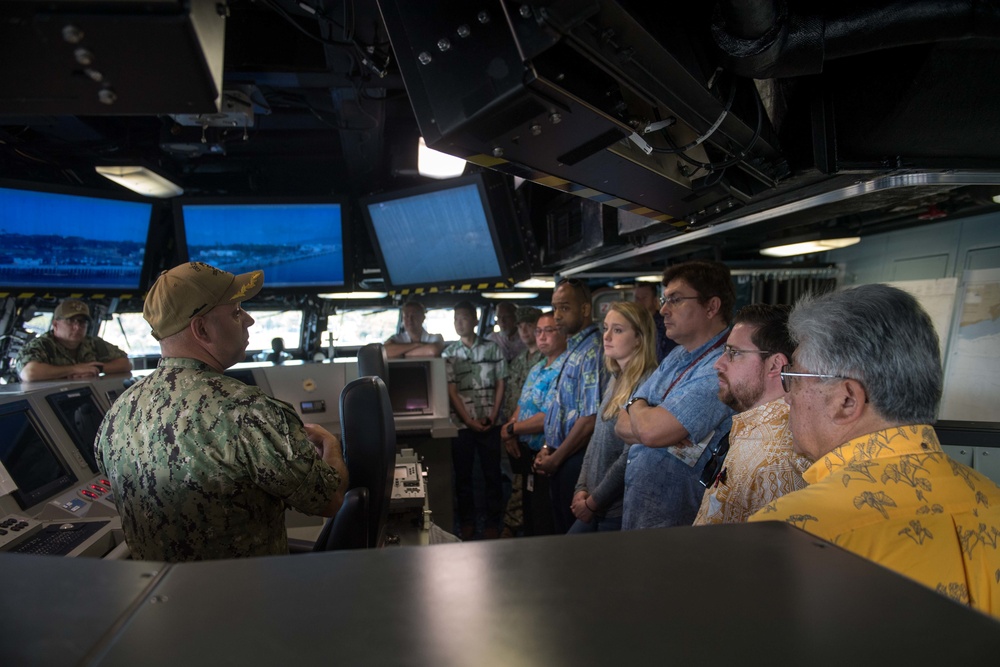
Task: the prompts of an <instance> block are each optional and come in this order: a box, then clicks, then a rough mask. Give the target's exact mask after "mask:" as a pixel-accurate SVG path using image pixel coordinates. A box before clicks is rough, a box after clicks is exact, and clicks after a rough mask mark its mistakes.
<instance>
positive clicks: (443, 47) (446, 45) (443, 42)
mask: <svg viewBox="0 0 1000 667" xmlns="http://www.w3.org/2000/svg"><path fill="white" fill-rule="evenodd" d="M450 48H451V42H449V41H448V40H447V39H446V38H444V37H442V38H441V39H439V40H438V50H439V51H441V52H444V51H447V50H448V49H450Z"/></svg>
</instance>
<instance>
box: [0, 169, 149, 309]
mask: <svg viewBox="0 0 1000 667" xmlns="http://www.w3.org/2000/svg"><path fill="white" fill-rule="evenodd" d="M152 210H153V205H152V204H150V203H146V202H139V201H126V200H121V199H108V198H104V197H94V196H84V195H76V194H60V193H54V192H39V191H34V190H17V189H12V188H0V287H6V288H12V287H19V288H35V289H37V288H55V289H60V288H62V289H73V290H81V289H82V290H91V289H101V290H105V289H110V290H116V289H120V290H138V289H140V288H141V285H140V281H141V279H142V266H143V261H144V260H145V257H146V240H147V236H148V234H149V224H150V219H151V216H152Z"/></svg>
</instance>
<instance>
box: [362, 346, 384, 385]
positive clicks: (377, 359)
mask: <svg viewBox="0 0 1000 667" xmlns="http://www.w3.org/2000/svg"><path fill="white" fill-rule="evenodd" d="M366 375H374V376H375V377H377V378H382V382H384V383H385V386H386V387H388V386H389V357H387V356H386V354H385V345H383V344H382V343H368V344H367V345H365V346H363V347H362V348H361V349H360V350H358V377H365V376H366Z"/></svg>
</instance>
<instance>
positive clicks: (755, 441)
mask: <svg viewBox="0 0 1000 667" xmlns="http://www.w3.org/2000/svg"><path fill="white" fill-rule="evenodd" d="M790 311H791V308H790V307H789V306H770V305H764V304H755V305H751V306H745V307H744V308H742V309H741V310H740V311H739V312H738V313H737V314H736V319H735V320H734V322H735V324H734V325H733V330H732V332H730V334H729V341H728V344H727V345H726V346H725V348H724V352H723V354H722V356H721V357H719V359H718V361H716V362H715V370H716V372H717V373H718V375H719V400H720V401H722V402H723V403H725V404H726V405H728V406H729V407H731V408H733V409H734V410H737V411H739V414H736V415H734V416H733V427H732V430H731V431H730V432H729V455H728V456H727V457H726V459H725V467H722V468H721V469H718V468H717V469H716V470H717V472H716V473H715V474H714V475H712V476H711V479H704V478H703V481H704V482H705V483H706V484H707V485H708V491H706V492H705V497H704V499H702V501H701V508H700V509H699V510H698V516H697V517H696V518H695V520H694V525H696V526H698V525H707V524H715V523H745V522H746V521H747V519H749V518H750V515H751V514H753V513H754V512H756V511H757V510H759V509H761V508H762V507H764V506H765V505H767V504H768V503H770V502H771V501H773V500H775V499H777V498H778V497H780V496H783V495H785V494H786V493H791V492H792V491H797V490H799V489H801V488H804V487H805V485H806V483H805V480H803V479H802V473H803V472H804V471H805V470H806V468H808V467H809V466H810V465H811V464H812V462H811V461H810V460H809V459H807V458H806V457H804V456H802V455H800V454H796V453H795V452H794V451H792V432H791V430H789V428H788V405H787V404H786V403H785V401H784V399H785V390H784V389H782V387H781V368H782V366H784V365H785V364H787V363H789V361H790V360H791V358H792V352H794V351H795V345H794V344H793V343H792V341H791V338H789V335H788V313H789V312H790Z"/></svg>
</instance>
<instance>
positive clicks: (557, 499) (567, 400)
mask: <svg viewBox="0 0 1000 667" xmlns="http://www.w3.org/2000/svg"><path fill="white" fill-rule="evenodd" d="M591 309H592V306H591V299H590V289H588V287H587V285H586V284H585V283H584V282H582V281H580V280H576V279H568V280H562V281H561V282H560V283H559V284H558V285H557V286H556V289H555V291H554V292H553V293H552V313H553V315H554V316H555V321H556V326H557V327H559V329H560V330H561V331H562V332H563V333H564V334H565V335H566V337H567V338H566V360H565V362H564V363H563V367H562V370H561V371H560V373H559V376H558V377H557V378H556V381H555V386H556V391H555V395H554V400H553V401H552V404H551V405H550V407H549V410H548V411H547V412H546V413H545V446H544V447H542V451H540V452H539V453H538V455H537V456H535V463H534V472H535V474H536V475H546V476H548V478H549V495H550V496H551V498H552V512H553V515H552V520H553V522H554V523H555V530H556V532H557V533H560V534H561V533H565V532H566V531H567V530H569V528H570V526H572V525H573V524H574V523H575V522H576V517H575V516H573V511H572V510H571V509H570V505H572V503H573V494H574V493H575V492H576V482H577V480H578V479H579V477H580V469H581V468H582V467H583V456H584V454H585V453H586V451H587V445H588V444H589V443H590V436H591V435H592V434H593V432H594V425H595V424H596V423H597V411H598V410H599V409H600V406H601V395H602V394H603V393H604V387H605V386H606V385H607V383H608V372H607V370H606V369H605V367H604V359H603V355H604V343H603V340H602V338H601V332H600V331H599V329H598V327H597V325H596V324H594V322H593V319H592V312H591Z"/></svg>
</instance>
